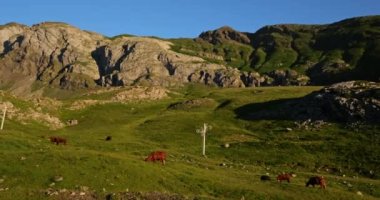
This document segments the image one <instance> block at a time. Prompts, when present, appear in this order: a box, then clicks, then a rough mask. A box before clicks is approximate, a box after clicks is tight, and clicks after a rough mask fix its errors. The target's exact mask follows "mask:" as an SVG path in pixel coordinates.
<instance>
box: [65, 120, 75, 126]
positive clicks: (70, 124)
mask: <svg viewBox="0 0 380 200" xmlns="http://www.w3.org/2000/svg"><path fill="white" fill-rule="evenodd" d="M66 124H67V125H68V126H75V125H78V120H76V119H70V120H68V121H67V122H66Z"/></svg>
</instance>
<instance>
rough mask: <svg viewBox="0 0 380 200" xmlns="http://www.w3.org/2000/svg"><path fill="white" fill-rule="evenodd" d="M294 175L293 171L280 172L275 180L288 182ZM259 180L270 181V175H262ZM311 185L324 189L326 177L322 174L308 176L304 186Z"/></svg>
mask: <svg viewBox="0 0 380 200" xmlns="http://www.w3.org/2000/svg"><path fill="white" fill-rule="evenodd" d="M295 176H296V175H295V174H293V173H282V174H279V175H278V176H277V181H278V182H280V183H281V182H282V181H286V182H288V183H290V179H291V178H293V177H295ZM260 180H262V181H270V180H271V178H270V176H268V175H262V176H261V177H260ZM310 185H311V186H313V187H315V186H316V185H319V186H320V187H321V188H322V189H326V178H325V177H323V176H313V177H310V178H309V180H308V181H307V182H306V187H309V186H310Z"/></svg>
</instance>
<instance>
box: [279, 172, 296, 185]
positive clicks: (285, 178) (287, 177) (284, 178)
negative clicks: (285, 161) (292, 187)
mask: <svg viewBox="0 0 380 200" xmlns="http://www.w3.org/2000/svg"><path fill="white" fill-rule="evenodd" d="M292 177H293V176H292V174H288V173H284V174H280V175H278V176H277V181H278V182H280V183H281V182H282V181H288V183H290V179H291V178H292Z"/></svg>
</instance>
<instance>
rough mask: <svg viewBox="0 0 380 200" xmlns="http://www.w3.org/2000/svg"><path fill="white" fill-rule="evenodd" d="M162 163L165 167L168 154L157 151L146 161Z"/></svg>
mask: <svg viewBox="0 0 380 200" xmlns="http://www.w3.org/2000/svg"><path fill="white" fill-rule="evenodd" d="M157 160H158V161H161V162H162V164H163V165H165V160H166V152H164V151H155V152H152V153H151V154H150V155H149V156H148V157H147V158H145V161H153V162H156V161H157Z"/></svg>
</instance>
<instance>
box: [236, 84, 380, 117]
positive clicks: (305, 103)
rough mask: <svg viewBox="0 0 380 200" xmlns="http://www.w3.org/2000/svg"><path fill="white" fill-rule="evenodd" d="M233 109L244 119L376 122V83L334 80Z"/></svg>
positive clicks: (379, 94)
mask: <svg viewBox="0 0 380 200" xmlns="http://www.w3.org/2000/svg"><path fill="white" fill-rule="evenodd" d="M247 110H251V111H247ZM236 113H237V114H238V115H239V117H241V118H244V119H287V120H300V121H304V120H308V119H310V120H312V121H315V120H324V121H339V122H355V121H365V122H380V83H376V82H365V81H349V82H342V83H337V84H333V85H331V86H328V87H325V88H323V89H321V90H319V91H316V92H313V93H311V94H309V95H307V96H305V97H302V98H297V99H290V100H286V99H285V100H276V101H271V102H265V103H257V104H249V105H246V106H243V107H240V108H238V109H237V110H236Z"/></svg>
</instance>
